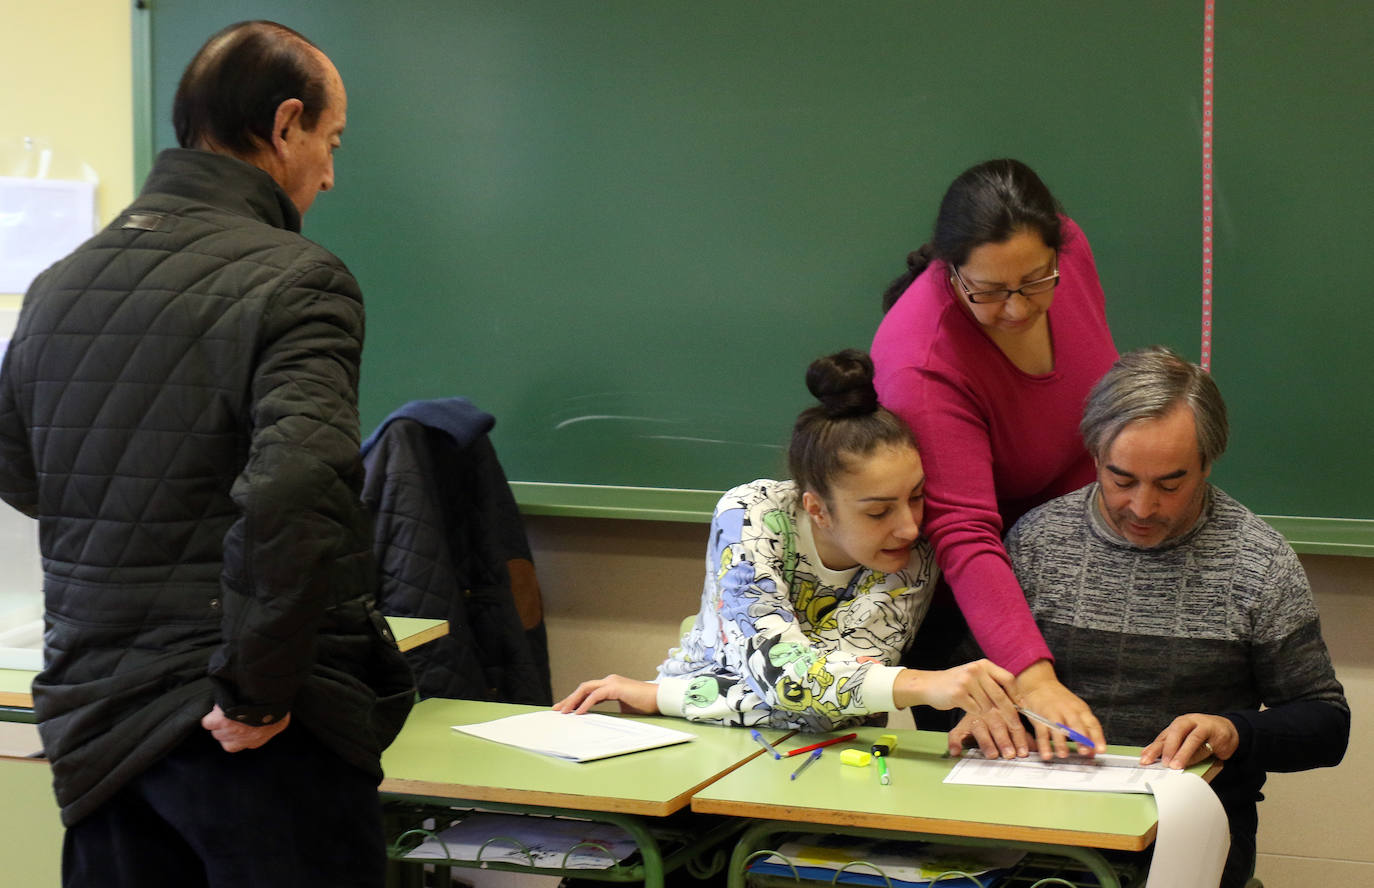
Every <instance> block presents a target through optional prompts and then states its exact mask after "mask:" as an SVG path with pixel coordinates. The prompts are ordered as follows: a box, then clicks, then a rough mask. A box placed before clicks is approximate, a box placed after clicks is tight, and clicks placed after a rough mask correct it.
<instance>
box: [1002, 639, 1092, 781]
mask: <svg viewBox="0 0 1374 888" xmlns="http://www.w3.org/2000/svg"><path fill="white" fill-rule="evenodd" d="M1016 692H1017V696H1018V697H1019V698H1020V701H1021V705H1022V706H1024V707H1026V708H1027V709H1029V710H1030V711H1031V712H1034V713H1035V714H1036V715H1043V716H1044V717H1045V718H1047V719H1049V720H1050V721H1053V722H1059V723H1060V724H1061V725H1068V726H1069V727H1071V728H1073V729H1074V730H1075V731H1077V732H1078V733H1080V734H1085V735H1086V736H1087V737H1088V739H1090V740H1092V742H1093V743H1094V744H1095V745H1096V747H1097V749H1101V748H1102V747H1104V746H1106V745H1107V740H1106V738H1105V737H1103V736H1102V725H1101V724H1099V723H1098V721H1097V718H1096V716H1094V715H1093V711H1092V710H1091V709H1089V708H1088V704H1087V703H1084V702H1083V700H1082V699H1081V698H1080V697H1079V696H1078V695H1077V694H1075V693H1074V692H1073V691H1071V690H1069V689H1068V688H1066V687H1064V685H1063V683H1061V682H1060V681H1059V679H1058V677H1056V676H1055V674H1054V664H1053V663H1051V662H1050V661H1049V660H1036V661H1035V662H1034V663H1032V664H1031V665H1029V666H1027V667H1026V668H1025V669H1024V670H1022V671H1021V674H1020V675H1018V676H1016ZM1035 744H1036V746H1037V747H1038V748H1039V751H1040V758H1042V759H1044V760H1045V761H1049V760H1050V759H1051V758H1054V757H1055V756H1058V757H1059V758H1068V755H1069V739H1068V737H1066V736H1065V735H1064V733H1063V732H1062V731H1055V730H1052V729H1050V728H1047V727H1045V726H1044V725H1042V724H1039V723H1038V722H1037V723H1035ZM1097 749H1089V748H1087V747H1084V746H1079V747H1078V752H1079V754H1080V755H1084V756H1089V757H1091V756H1092V755H1093V754H1094V753H1096V751H1097Z"/></svg>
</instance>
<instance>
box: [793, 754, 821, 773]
mask: <svg viewBox="0 0 1374 888" xmlns="http://www.w3.org/2000/svg"><path fill="white" fill-rule="evenodd" d="M822 752H825V750H824V749H817V750H816V751H814V752H812V753H811V754H810V755H808V756H807V757H806V761H804V762H802V763H801V764H800V765H798V766H797V770H795V771H793V772H792V779H793V780H796V779H797V775H798V774H800V773H801V772H802V771H805V770H806V767H807V765H810V764H811V763H812V762H814V761H815V760H816V759H818V758H820V757H821V753H822Z"/></svg>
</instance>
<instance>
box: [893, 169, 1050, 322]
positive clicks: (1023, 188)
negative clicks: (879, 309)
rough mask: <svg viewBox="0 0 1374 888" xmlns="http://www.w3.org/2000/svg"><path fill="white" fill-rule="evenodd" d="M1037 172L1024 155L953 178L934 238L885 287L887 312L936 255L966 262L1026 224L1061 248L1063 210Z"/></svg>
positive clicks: (957, 262)
mask: <svg viewBox="0 0 1374 888" xmlns="http://www.w3.org/2000/svg"><path fill="white" fill-rule="evenodd" d="M1061 211H1062V207H1060V206H1059V201H1057V200H1055V199H1054V195H1053V194H1050V190H1049V189H1048V188H1046V187H1045V183H1044V182H1042V181H1040V177H1039V176H1037V175H1036V174H1035V171H1034V170H1032V169H1031V168H1030V167H1028V166H1026V165H1025V164H1024V163H1022V162H1021V161H1019V160H1009V159H1002V160H988V161H984V162H983V163H980V164H978V165H977V166H975V167H971V168H969V169H967V170H965V171H964V172H963V173H961V174H960V175H959V178H957V179H955V180H954V181H953V182H952V183H950V186H949V189H948V190H947V191H946V192H945V196H944V199H943V200H941V201H940V212H939V213H938V214H936V216H935V231H934V233H933V234H932V235H931V237H930V242H929V243H927V244H925V245H924V246H922V247H921V248H920V249H919V250H916V251H915V252H914V253H910V254H908V255H907V257H906V266H907V270H906V273H905V274H903V275H902V276H901V277H899V278H897V279H896V280H894V281H893V282H892V283H891V284H889V285H888V287H887V289H886V290H885V291H883V311H884V312H886V311H887V310H888V309H890V308H891V307H892V306H893V304H894V303H895V302H896V301H897V299H898V298H900V297H901V295H902V294H903V293H905V292H906V289H907V287H910V286H911V282H912V281H914V280H916V278H917V277H919V276H920V274H921V272H923V271H925V269H926V266H927V265H929V264H930V263H931V260H934V259H940V260H942V261H944V262H945V263H947V264H949V265H963V264H964V262H965V261H967V260H968V254H969V252H970V251H972V250H973V249H974V248H976V247H981V246H982V245H983V244H1000V243H1002V242H1003V241H1005V240H1006V239H1007V238H1009V237H1011V236H1012V235H1013V234H1015V233H1016V232H1018V231H1020V230H1021V229H1023V228H1029V229H1031V230H1032V231H1036V232H1038V233H1039V234H1040V236H1041V237H1042V238H1044V240H1045V246H1047V247H1051V248H1052V249H1055V250H1057V249H1059V245H1060V243H1061V235H1060V231H1059V213H1060V212H1061Z"/></svg>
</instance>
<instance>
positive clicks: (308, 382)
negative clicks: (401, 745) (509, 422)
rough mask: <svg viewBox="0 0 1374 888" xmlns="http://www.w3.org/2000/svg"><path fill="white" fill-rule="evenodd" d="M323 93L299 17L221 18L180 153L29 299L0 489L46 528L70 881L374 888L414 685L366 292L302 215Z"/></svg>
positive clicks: (7, 362) (51, 709)
mask: <svg viewBox="0 0 1374 888" xmlns="http://www.w3.org/2000/svg"><path fill="white" fill-rule="evenodd" d="M346 111H347V99H346V96H345V93H344V87H343V81H342V80H341V79H340V77H339V74H338V71H337V70H335V68H334V66H333V64H332V63H331V62H330V61H329V59H328V58H327V57H325V55H324V54H323V53H322V52H320V51H319V50H318V49H317V48H316V47H315V46H314V45H313V44H311V43H310V42H309V41H307V40H306V39H305V38H304V37H302V36H301V35H299V34H297V33H295V32H294V31H291V30H289V29H287V28H283V27H282V26H280V25H275V24H272V23H269V22H250V23H242V24H240V25H235V26H231V27H229V28H226V29H225V30H224V31H221V32H220V33H218V34H216V35H215V36H213V37H211V38H210V40H209V42H207V43H206V45H205V46H204V47H203V48H202V49H201V51H200V52H199V53H198V54H197V56H196V57H195V59H194V60H193V61H192V62H191V64H190V66H189V67H188V68H187V70H186V72H185V74H184V75H183V77H182V81H181V85H180V88H179V89H178V91H177V96H176V99H175V106H174V122H175V124H176V131H177V137H178V141H179V142H180V144H181V146H182V147H181V148H180V149H173V150H169V151H166V152H164V153H163V154H162V155H160V156H159V157H158V159H157V163H156V165H155V166H154V168H153V171H152V173H151V175H150V176H149V177H148V181H147V183H146V185H145V186H144V188H143V191H142V193H141V194H140V195H139V197H138V199H137V200H136V201H135V202H134V203H133V205H132V206H130V207H129V208H128V209H127V210H125V211H124V212H123V213H121V214H120V215H119V217H118V218H116V219H115V220H114V221H113V222H112V223H111V224H110V225H109V227H107V228H106V229H105V230H104V231H102V232H101V233H99V234H97V235H96V236H95V237H94V238H92V239H91V240H90V241H88V242H86V243H85V244H84V245H82V246H81V247H80V248H79V249H77V251H76V252H75V253H73V254H72V255H71V256H69V257H67V258H66V259H63V260H62V261H60V262H58V263H57V264H56V265H54V266H53V267H52V268H50V269H49V270H48V271H46V272H45V273H44V274H42V275H41V276H40V277H39V278H38V279H37V280H36V281H35V282H34V284H33V286H32V288H31V289H30V290H29V293H28V295H27V297H26V298H25V300H24V307H23V310H22V312H21V315H20V320H19V326H18V329H17V331H16V334H15V336H14V339H13V341H12V343H11V345H10V347H9V349H8V352H7V353H6V355H5V359H4V367H3V373H2V375H0V496H3V497H4V499H5V500H6V501H7V502H9V503H10V504H12V505H14V506H15V507H16V508H18V509H20V510H21V511H23V512H25V513H27V514H29V515H32V516H35V517H37V518H38V519H39V522H40V539H41V547H42V554H43V565H44V599H45V621H46V634H45V642H44V669H43V671H42V672H41V673H40V674H39V676H38V678H37V680H36V681H35V682H34V687H33V692H34V706H35V709H36V710H37V715H38V718H39V726H40V730H41V732H42V736H43V744H44V748H45V749H46V751H47V754H48V757H49V758H50V759H51V760H52V767H53V775H54V784H55V789H56V793H57V799H58V802H59V804H60V805H61V808H62V819H63V822H64V823H65V824H66V825H67V826H68V832H67V843H66V847H65V850H64V862H63V870H64V875H63V878H64V882H65V883H66V884H67V885H82V886H94V885H121V886H128V885H139V886H155V885H176V886H189V885H207V884H216V885H225V884H242V885H244V886H254V888H259V886H268V885H279V884H280V885H325V884H328V885H334V886H341V885H380V884H381V881H382V867H383V847H382V836H381V827H380V822H379V817H380V813H379V807H378V802H377V794H376V784H377V781H378V780H379V779H380V776H381V767H380V758H381V751H382V749H383V748H384V747H385V746H386V745H387V744H388V743H389V742H390V741H391V740H392V738H393V737H394V736H395V734H396V732H397V731H398V730H399V729H400V725H401V722H402V721H403V720H404V718H405V714H406V712H407V711H408V708H409V705H410V701H411V699H412V690H411V681H410V676H409V673H408V671H407V669H406V666H405V664H404V661H403V660H402V659H401V657H400V654H399V652H398V651H397V650H396V645H395V643H394V641H393V640H392V639H391V637H390V635H389V633H388V632H387V630H386V626H385V623H384V622H383V621H382V619H381V618H380V617H379V616H378V615H377V613H376V611H375V607H374V605H373V597H372V596H373V590H374V582H375V580H374V577H375V571H374V568H373V564H372V561H371V554H370V552H371V534H370V532H369V522H368V519H367V516H366V514H365V512H364V510H363V508H362V506H361V504H360V501H359V491H360V488H361V482H362V478H363V474H362V470H361V464H360V460H359V456H358V439H359V434H358V414H357V390H358V368H359V361H360V359H361V353H362V337H363V304H362V295H361V293H360V292H359V289H358V284H357V282H356V281H355V280H354V278H353V276H352V275H351V274H350V273H349V271H348V269H347V268H346V267H345V266H344V264H343V263H342V262H341V261H339V259H337V258H336V257H335V256H333V255H332V254H330V253H329V252H328V251H326V250H324V249H323V248H321V247H319V246H318V245H316V244H314V243H312V242H310V241H309V240H307V239H305V238H304V237H302V236H301V235H300V233H299V232H300V226H301V216H302V214H303V213H305V211H306V210H307V209H308V208H309V207H310V205H311V203H312V202H313V201H314V199H315V197H316V195H317V194H318V193H319V192H320V191H327V190H328V189H329V188H331V187H332V186H333V184H334V169H333V159H332V154H333V151H334V149H335V148H336V147H338V145H339V141H340V138H341V136H342V133H343V129H344V122H345V117H346Z"/></svg>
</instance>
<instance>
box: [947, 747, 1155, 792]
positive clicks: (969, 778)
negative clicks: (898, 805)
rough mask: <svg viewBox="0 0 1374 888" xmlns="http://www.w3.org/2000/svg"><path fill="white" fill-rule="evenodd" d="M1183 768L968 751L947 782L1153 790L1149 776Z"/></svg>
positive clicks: (1112, 758) (1109, 758)
mask: <svg viewBox="0 0 1374 888" xmlns="http://www.w3.org/2000/svg"><path fill="white" fill-rule="evenodd" d="M1180 773H1182V772H1179V771H1171V770H1170V769H1169V768H1167V767H1165V766H1163V765H1142V764H1140V761H1139V760H1138V759H1136V758H1135V757H1134V756H1129V755H1111V754H1109V753H1102V754H1100V755H1098V756H1096V757H1095V758H1093V759H1090V760H1088V761H1081V762H1080V761H1078V760H1077V759H1067V760H1065V759H1055V760H1052V761H1049V762H1045V761H1041V760H1040V759H1038V758H1035V757H1034V756H1031V757H1028V758H1015V759H986V758H983V757H981V756H972V755H966V756H965V757H964V758H962V759H960V760H959V763H958V764H957V765H955V766H954V768H953V769H952V770H951V771H950V772H949V776H947V777H946V778H945V782H946V783H966V784H969V785H972V786H1020V787H1022V788H1024V789H1076V790H1083V791H1086V792H1150V787H1149V785H1148V783H1149V781H1150V780H1158V779H1162V778H1164V777H1168V776H1171V775H1178V774H1180Z"/></svg>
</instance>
